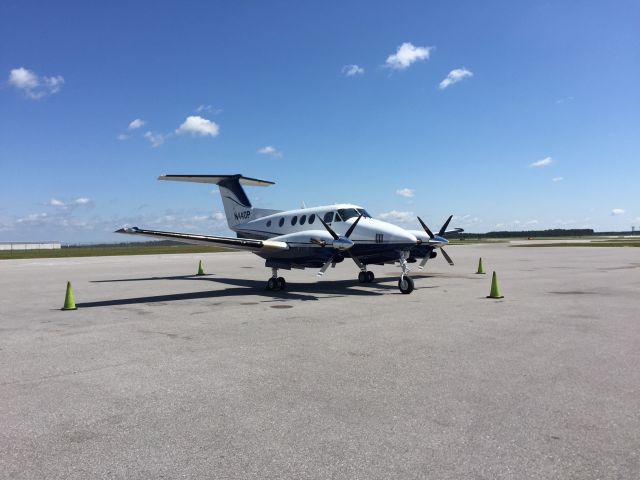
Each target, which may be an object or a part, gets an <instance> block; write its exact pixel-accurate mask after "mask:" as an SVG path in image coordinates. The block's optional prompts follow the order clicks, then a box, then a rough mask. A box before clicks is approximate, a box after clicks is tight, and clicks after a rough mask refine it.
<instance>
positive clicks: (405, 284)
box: [398, 275, 413, 294]
mask: <svg viewBox="0 0 640 480" xmlns="http://www.w3.org/2000/svg"><path fill="white" fill-rule="evenodd" d="M398 288H399V289H400V292H402V293H404V294H409V293H411V292H413V279H412V278H411V277H407V276H406V275H405V276H404V277H402V278H401V279H400V280H398Z"/></svg>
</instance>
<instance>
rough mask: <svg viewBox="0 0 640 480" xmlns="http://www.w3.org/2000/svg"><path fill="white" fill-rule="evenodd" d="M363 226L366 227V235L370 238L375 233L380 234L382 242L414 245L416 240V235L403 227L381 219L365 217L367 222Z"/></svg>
mask: <svg viewBox="0 0 640 480" xmlns="http://www.w3.org/2000/svg"><path fill="white" fill-rule="evenodd" d="M363 227H365V228H366V229H367V235H368V236H369V237H370V238H375V235H376V234H382V239H383V242H384V243H388V242H391V243H400V244H406V245H415V244H416V243H417V242H418V239H417V237H416V236H415V235H414V234H413V233H411V232H409V231H407V230H405V229H404V228H400V227H398V226H397V225H393V224H391V223H387V222H383V221H381V220H375V219H367V222H366V223H365V225H363Z"/></svg>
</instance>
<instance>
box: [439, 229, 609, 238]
mask: <svg viewBox="0 0 640 480" xmlns="http://www.w3.org/2000/svg"><path fill="white" fill-rule="evenodd" d="M618 234H619V233H618ZM593 235H596V233H595V232H594V231H593V229H592V228H570V229H565V228H552V229H549V230H521V231H518V232H515V231H507V230H504V231H497V232H487V233H457V234H451V235H449V236H448V238H457V239H460V240H464V239H467V238H468V239H472V238H473V239H477V238H513V237H520V238H521V237H527V238H529V237H531V238H539V237H584V236H593ZM598 235H602V233H600V234H598Z"/></svg>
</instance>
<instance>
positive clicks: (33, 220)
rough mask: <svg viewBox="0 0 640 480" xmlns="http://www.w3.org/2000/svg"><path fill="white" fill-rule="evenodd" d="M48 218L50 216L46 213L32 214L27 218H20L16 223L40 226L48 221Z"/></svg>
mask: <svg viewBox="0 0 640 480" xmlns="http://www.w3.org/2000/svg"><path fill="white" fill-rule="evenodd" d="M48 216H49V215H47V214H46V213H32V214H30V215H27V216H26V217H23V218H19V219H18V220H17V221H16V222H17V223H28V224H30V225H39V224H42V223H44V222H45V221H46V220H47V217H48Z"/></svg>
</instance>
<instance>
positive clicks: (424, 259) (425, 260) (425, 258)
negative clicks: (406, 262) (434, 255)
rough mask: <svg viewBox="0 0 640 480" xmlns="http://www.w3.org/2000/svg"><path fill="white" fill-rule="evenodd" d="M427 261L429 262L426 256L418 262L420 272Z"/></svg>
mask: <svg viewBox="0 0 640 480" xmlns="http://www.w3.org/2000/svg"><path fill="white" fill-rule="evenodd" d="M428 261H429V255H427V256H426V257H424V258H423V259H422V261H421V262H420V265H419V266H418V269H420V270H422V269H423V268H424V266H425V265H426V264H427V262H428Z"/></svg>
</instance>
